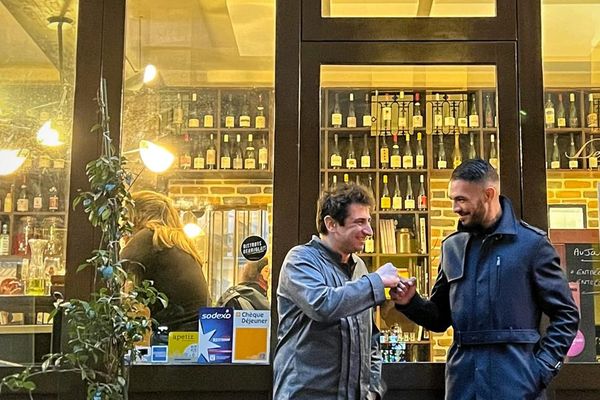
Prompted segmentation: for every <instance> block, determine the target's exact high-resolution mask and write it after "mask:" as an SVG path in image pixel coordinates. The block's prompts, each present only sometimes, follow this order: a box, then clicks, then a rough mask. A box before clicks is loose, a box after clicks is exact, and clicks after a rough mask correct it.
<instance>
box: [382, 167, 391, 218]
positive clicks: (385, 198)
mask: <svg viewBox="0 0 600 400" xmlns="http://www.w3.org/2000/svg"><path fill="white" fill-rule="evenodd" d="M380 206H381V209H382V210H388V209H389V208H390V207H391V206H392V198H391V197H390V189H389V188H388V176H387V175H383V189H382V190H381V199H380Z"/></svg>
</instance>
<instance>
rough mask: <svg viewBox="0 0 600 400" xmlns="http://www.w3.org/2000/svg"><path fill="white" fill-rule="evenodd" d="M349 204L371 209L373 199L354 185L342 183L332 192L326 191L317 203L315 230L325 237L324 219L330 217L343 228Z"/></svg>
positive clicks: (366, 190) (365, 189)
mask: <svg viewBox="0 0 600 400" xmlns="http://www.w3.org/2000/svg"><path fill="white" fill-rule="evenodd" d="M351 204H362V205H365V206H369V207H370V208H373V206H374V205H375V199H374V198H373V195H372V194H371V192H370V191H369V189H367V188H366V187H364V186H362V185H357V184H355V183H342V184H340V185H338V186H336V188H335V189H333V190H326V191H324V192H323V193H322V194H321V197H320V198H319V201H318V202H317V230H318V231H319V233H322V234H324V235H327V233H328V231H327V227H326V226H325V217H326V216H328V215H329V216H330V217H331V218H333V219H334V220H335V221H336V222H337V223H338V224H340V225H341V226H344V220H345V219H346V217H347V216H348V208H349V207H350V205H351Z"/></svg>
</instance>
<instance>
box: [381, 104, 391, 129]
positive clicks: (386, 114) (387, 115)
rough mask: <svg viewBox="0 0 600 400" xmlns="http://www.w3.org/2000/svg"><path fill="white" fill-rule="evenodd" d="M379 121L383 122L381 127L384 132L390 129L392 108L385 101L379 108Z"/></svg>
mask: <svg viewBox="0 0 600 400" xmlns="http://www.w3.org/2000/svg"><path fill="white" fill-rule="evenodd" d="M381 119H382V120H383V126H382V127H381V128H382V129H383V130H384V131H389V130H391V129H392V106H391V105H390V104H389V103H388V102H387V101H386V102H385V103H383V107H381Z"/></svg>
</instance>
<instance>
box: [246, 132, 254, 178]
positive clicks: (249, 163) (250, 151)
mask: <svg viewBox="0 0 600 400" xmlns="http://www.w3.org/2000/svg"><path fill="white" fill-rule="evenodd" d="M244 169H256V150H255V149H254V138H253V136H252V134H251V133H249V134H248V144H247V146H246V151H245V157H244Z"/></svg>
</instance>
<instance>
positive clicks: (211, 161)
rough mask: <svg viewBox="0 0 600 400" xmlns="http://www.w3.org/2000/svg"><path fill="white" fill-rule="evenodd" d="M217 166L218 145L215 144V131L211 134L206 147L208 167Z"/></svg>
mask: <svg viewBox="0 0 600 400" xmlns="http://www.w3.org/2000/svg"><path fill="white" fill-rule="evenodd" d="M216 167H217V147H216V146H215V137H214V133H211V134H210V142H208V147H207V148H206V168H208V169H215V168H216Z"/></svg>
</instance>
